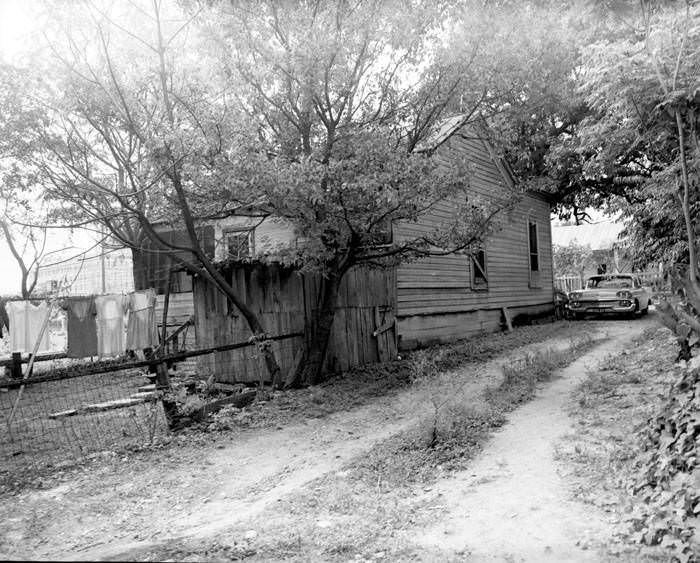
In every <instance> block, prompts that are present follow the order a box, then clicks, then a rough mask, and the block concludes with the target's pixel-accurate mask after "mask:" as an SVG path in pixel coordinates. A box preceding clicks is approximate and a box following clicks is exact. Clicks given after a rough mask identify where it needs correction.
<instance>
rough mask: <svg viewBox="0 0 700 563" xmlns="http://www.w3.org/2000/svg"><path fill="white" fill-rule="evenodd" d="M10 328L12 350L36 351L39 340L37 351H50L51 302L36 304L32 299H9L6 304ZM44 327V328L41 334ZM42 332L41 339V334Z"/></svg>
mask: <svg viewBox="0 0 700 563" xmlns="http://www.w3.org/2000/svg"><path fill="white" fill-rule="evenodd" d="M6 311H7V316H8V319H9V324H10V326H11V327H12V328H11V329H10V331H9V332H10V349H11V351H12V352H24V353H31V352H33V351H34V348H35V346H36V345H37V341H39V347H38V349H37V352H48V351H49V349H50V345H49V330H48V326H46V327H44V325H45V324H46V323H48V320H47V316H48V314H49V304H48V303H46V302H45V301H42V302H40V303H39V304H37V305H34V304H33V303H32V302H31V301H8V302H7V304H6ZM42 328H43V329H44V332H43V334H41V331H42ZM40 334H41V340H39V335H40Z"/></svg>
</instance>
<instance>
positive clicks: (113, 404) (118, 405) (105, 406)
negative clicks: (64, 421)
mask: <svg viewBox="0 0 700 563" xmlns="http://www.w3.org/2000/svg"><path fill="white" fill-rule="evenodd" d="M152 400H153V397H152V396H150V397H137V398H129V399H116V400H114V401H107V402H104V403H94V404H92V405H85V406H83V407H81V408H79V409H70V410H67V411H61V412H54V413H51V414H49V418H52V419H57V418H65V417H68V416H75V415H78V414H87V413H93V412H103V411H108V410H112V409H123V408H125V407H133V406H134V405H140V404H142V403H146V402H151V401H152Z"/></svg>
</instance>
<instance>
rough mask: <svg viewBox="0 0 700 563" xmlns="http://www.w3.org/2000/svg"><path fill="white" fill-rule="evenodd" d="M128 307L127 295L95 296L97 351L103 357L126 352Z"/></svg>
mask: <svg viewBox="0 0 700 563" xmlns="http://www.w3.org/2000/svg"><path fill="white" fill-rule="evenodd" d="M128 307H129V298H128V297H127V296H126V295H121V294H115V295H99V296H97V297H95V309H96V312H97V318H96V323H97V353H98V355H99V356H100V357H101V358H104V357H111V356H120V355H122V354H124V353H125V352H126V319H127V315H128V311H129V309H128Z"/></svg>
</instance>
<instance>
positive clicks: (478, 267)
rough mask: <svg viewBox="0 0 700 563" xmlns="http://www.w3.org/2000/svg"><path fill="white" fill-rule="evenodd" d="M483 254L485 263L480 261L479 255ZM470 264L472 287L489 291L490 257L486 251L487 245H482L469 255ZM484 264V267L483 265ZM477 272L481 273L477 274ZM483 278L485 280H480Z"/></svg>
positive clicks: (473, 289) (475, 289)
mask: <svg viewBox="0 0 700 563" xmlns="http://www.w3.org/2000/svg"><path fill="white" fill-rule="evenodd" d="M480 254H481V255H483V265H482V264H480V263H479V259H478V256H479V255H480ZM469 264H470V268H471V276H470V277H471V279H470V282H471V289H472V291H488V290H489V270H488V257H487V253H486V247H485V246H483V245H482V246H480V247H479V248H477V249H476V251H475V252H473V253H471V254H470V255H469ZM482 266H483V267H482ZM477 272H480V273H481V275H480V276H477ZM480 279H483V280H484V281H483V282H482V281H478V280H480Z"/></svg>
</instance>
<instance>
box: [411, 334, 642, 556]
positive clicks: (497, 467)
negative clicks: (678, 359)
mask: <svg viewBox="0 0 700 563" xmlns="http://www.w3.org/2000/svg"><path fill="white" fill-rule="evenodd" d="M649 324H650V323H648V322H639V321H637V322H632V323H625V324H616V325H611V327H610V334H609V335H610V337H611V339H610V340H608V341H606V342H604V343H603V344H600V345H599V346H597V347H596V348H594V349H593V350H592V351H590V352H588V353H587V354H585V355H584V356H582V357H581V358H579V359H578V360H576V361H575V362H573V363H572V364H571V365H570V366H568V367H566V368H564V369H562V370H561V371H560V373H559V375H560V376H561V377H560V378H558V379H556V380H555V381H553V382H552V383H548V384H546V385H545V386H544V388H543V389H542V390H541V392H540V393H539V394H538V396H537V397H536V398H535V399H534V400H533V401H531V402H529V403H527V404H526V405H523V406H522V407H520V408H518V409H517V410H516V411H514V412H513V413H512V414H511V415H510V416H509V417H508V423H507V424H506V425H505V426H504V427H503V428H502V429H501V430H500V431H498V432H497V433H496V434H494V436H493V437H492V438H491V440H490V441H489V442H488V444H487V445H486V447H485V449H484V450H483V451H482V452H481V454H479V456H478V457H477V458H476V459H475V460H474V461H473V463H472V465H471V466H470V468H469V469H467V470H464V471H461V472H458V473H457V474H454V475H452V476H450V477H449V478H445V479H443V480H441V481H439V482H438V483H436V484H435V486H434V487H433V488H432V491H431V493H430V495H431V496H434V497H436V498H439V499H441V501H442V502H443V506H444V510H443V513H442V516H441V518H440V520H439V522H437V523H436V524H435V525H434V526H432V527H431V528H429V529H427V530H414V531H413V533H412V534H410V535H411V536H412V537H413V541H414V542H415V543H416V544H418V545H421V546H423V547H425V548H428V549H430V550H435V549H437V550H440V551H441V553H443V554H444V556H445V558H446V559H450V558H452V559H454V558H455V557H464V558H466V559H467V560H468V561H470V562H471V561H475V562H479V561H509V562H516V561H517V562H520V561H533V562H534V561H537V562H539V561H556V562H566V561H599V560H600V554H599V553H596V550H595V549H591V548H595V547H596V546H601V545H602V543H601V542H605V538H606V537H607V534H609V533H610V532H611V531H612V524H611V522H609V521H608V518H609V517H608V516H606V515H605V514H604V513H602V512H601V511H598V510H597V509H595V508H594V507H591V506H590V505H587V504H583V503H581V502H575V501H573V500H572V499H571V495H570V493H569V490H568V488H567V483H566V482H565V481H564V480H563V479H562V478H561V477H560V475H559V472H558V462H557V461H556V460H555V447H556V444H557V441H558V440H559V439H561V437H562V436H564V435H565V434H567V433H569V432H572V431H574V429H573V427H572V421H571V419H570V417H569V415H568V413H567V410H566V406H567V403H568V401H569V400H570V395H571V392H572V391H573V390H574V389H575V387H576V385H577V384H578V383H579V382H580V381H582V380H583V378H584V377H585V375H586V370H587V369H596V368H597V366H598V364H599V362H600V360H602V359H603V358H604V357H605V356H606V355H607V354H610V353H614V352H619V351H620V350H621V349H622V348H623V347H624V346H625V343H626V342H627V341H629V340H631V339H632V338H634V337H635V336H638V335H640V334H641V333H642V331H643V330H644V329H645V328H646V327H647V326H649Z"/></svg>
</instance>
